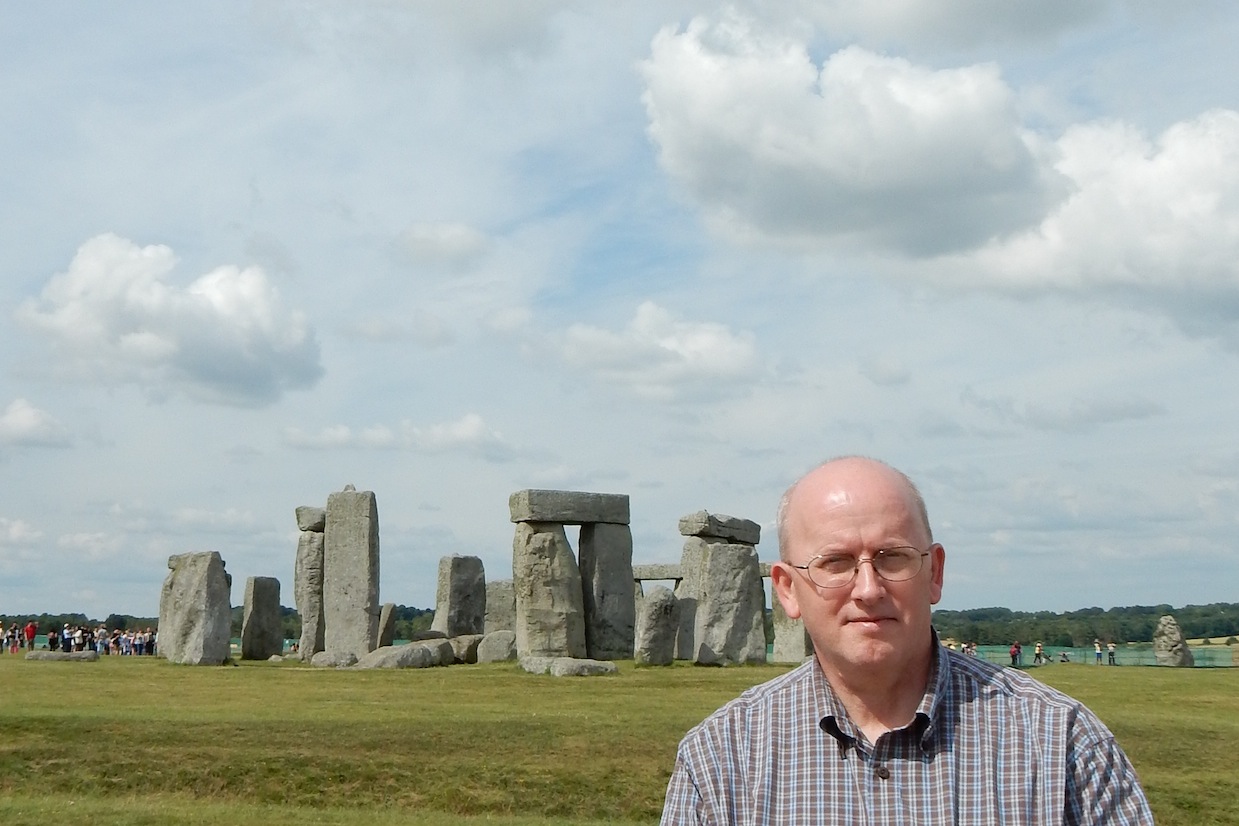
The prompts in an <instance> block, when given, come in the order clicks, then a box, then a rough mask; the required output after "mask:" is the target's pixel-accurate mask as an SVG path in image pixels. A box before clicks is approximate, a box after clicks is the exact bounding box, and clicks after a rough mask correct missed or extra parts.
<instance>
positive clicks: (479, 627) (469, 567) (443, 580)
mask: <svg viewBox="0 0 1239 826" xmlns="http://www.w3.org/2000/svg"><path fill="white" fill-rule="evenodd" d="M430 627H431V628H433V629H434V630H436V631H442V632H443V633H444V634H446V635H447V636H448V637H449V638H451V637H458V636H460V635H462V634H481V633H482V632H483V630H484V629H485V628H486V570H485V568H483V567H482V560H481V559H479V558H478V557H476V556H457V555H455V554H453V555H452V556H445V557H443V558H442V559H440V560H439V582H438V588H437V589H436V591H435V616H434V621H433V622H431V624H430Z"/></svg>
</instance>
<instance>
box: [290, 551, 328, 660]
mask: <svg viewBox="0 0 1239 826" xmlns="http://www.w3.org/2000/svg"><path fill="white" fill-rule="evenodd" d="M324 538H325V537H324V536H323V534H321V533H317V532H314V531H302V532H301V535H300V536H299V537H298V538H297V562H296V566H295V568H294V570H293V600H294V601H295V602H296V604H297V614H298V615H300V617H301V639H300V640H299V641H298V643H297V653H298V656H300V657H301V659H302V661H304V662H309V661H310V659H311V658H312V657H313V656H314V655H315V654H317V653H318V652H319V651H322V650H323V646H324V643H325V637H324V627H323V547H324Z"/></svg>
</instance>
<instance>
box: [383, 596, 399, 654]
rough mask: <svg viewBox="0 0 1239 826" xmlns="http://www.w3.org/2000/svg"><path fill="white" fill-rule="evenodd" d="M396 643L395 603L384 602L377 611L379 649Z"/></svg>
mask: <svg viewBox="0 0 1239 826" xmlns="http://www.w3.org/2000/svg"><path fill="white" fill-rule="evenodd" d="M395 641H396V603H394V602H384V603H383V608H382V610H380V611H379V648H382V647H383V646H386V645H391V644H392V643H393V642H395Z"/></svg>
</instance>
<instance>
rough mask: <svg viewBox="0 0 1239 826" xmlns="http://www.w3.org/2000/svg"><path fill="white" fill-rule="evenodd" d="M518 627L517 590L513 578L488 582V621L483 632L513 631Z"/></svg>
mask: <svg viewBox="0 0 1239 826" xmlns="http://www.w3.org/2000/svg"><path fill="white" fill-rule="evenodd" d="M515 628H516V591H515V590H513V588H512V580H510V579H496V580H493V581H491V582H488V583H486V622H485V625H484V627H483V629H482V630H483V632H484V633H486V634H493V633H494V632H496V631H512V630H513V629H515Z"/></svg>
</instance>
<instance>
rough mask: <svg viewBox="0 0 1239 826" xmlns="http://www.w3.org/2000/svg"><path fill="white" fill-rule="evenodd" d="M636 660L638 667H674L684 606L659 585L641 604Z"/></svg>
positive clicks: (635, 648) (637, 630) (634, 657)
mask: <svg viewBox="0 0 1239 826" xmlns="http://www.w3.org/2000/svg"><path fill="white" fill-rule="evenodd" d="M638 604H639V608H638V612H637V629H636V642H635V645H634V650H633V659H634V660H635V661H636V663H637V665H671V663H672V661H673V660H674V659H675V638H676V635H677V634H678V633H679V630H680V603H679V601H678V600H677V599H676V598H675V594H673V593H672V592H671V589H670V588H667V587H665V586H662V585H657V586H655V587H654V588H652V589H651V590H650V592H649V593H648V594H646V595H644V597H643V598H642V599H641V600H640V601H639V603H638Z"/></svg>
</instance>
